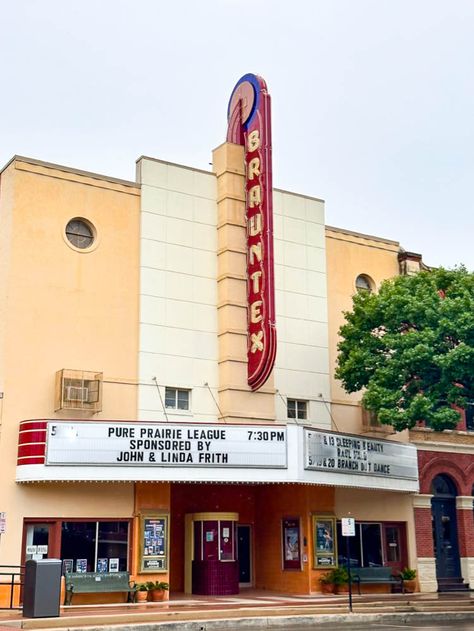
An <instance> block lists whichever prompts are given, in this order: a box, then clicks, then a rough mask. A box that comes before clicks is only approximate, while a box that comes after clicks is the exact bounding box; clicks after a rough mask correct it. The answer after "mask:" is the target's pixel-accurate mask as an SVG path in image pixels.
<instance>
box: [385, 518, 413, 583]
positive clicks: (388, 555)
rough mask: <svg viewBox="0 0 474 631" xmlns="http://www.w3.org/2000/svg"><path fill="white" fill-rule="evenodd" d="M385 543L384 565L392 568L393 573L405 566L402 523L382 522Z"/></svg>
mask: <svg viewBox="0 0 474 631" xmlns="http://www.w3.org/2000/svg"><path fill="white" fill-rule="evenodd" d="M383 539H384V545H385V565H387V566H389V567H391V568H393V571H394V572H393V573H394V574H397V572H401V571H402V570H403V568H404V567H406V565H407V562H406V553H405V528H404V527H403V525H402V524H383Z"/></svg>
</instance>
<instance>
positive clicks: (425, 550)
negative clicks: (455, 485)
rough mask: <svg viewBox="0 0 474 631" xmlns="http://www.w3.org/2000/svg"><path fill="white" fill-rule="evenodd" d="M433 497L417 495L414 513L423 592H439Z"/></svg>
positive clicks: (421, 589)
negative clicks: (432, 518) (433, 523)
mask: <svg viewBox="0 0 474 631" xmlns="http://www.w3.org/2000/svg"><path fill="white" fill-rule="evenodd" d="M432 497H433V496H432V495H422V494H419V495H415V496H414V497H413V512H414V516H415V532H416V553H417V557H418V558H417V562H418V583H419V586H420V591H422V592H436V591H438V581H437V580H436V559H435V555H434V547H433V526H432V522H431V498H432Z"/></svg>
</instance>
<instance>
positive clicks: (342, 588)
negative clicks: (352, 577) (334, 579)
mask: <svg viewBox="0 0 474 631" xmlns="http://www.w3.org/2000/svg"><path fill="white" fill-rule="evenodd" d="M335 591H336V594H348V593H349V585H348V584H347V583H344V584H343V585H336V589H335Z"/></svg>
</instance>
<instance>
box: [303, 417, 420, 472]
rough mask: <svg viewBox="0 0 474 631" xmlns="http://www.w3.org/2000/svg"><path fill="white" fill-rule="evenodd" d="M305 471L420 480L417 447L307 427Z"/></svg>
mask: <svg viewBox="0 0 474 631" xmlns="http://www.w3.org/2000/svg"><path fill="white" fill-rule="evenodd" d="M304 440H305V469H309V470H311V471H329V472H331V473H345V474H348V473H349V474H357V475H370V476H380V477H385V478H397V479H401V478H404V479H407V480H418V464H417V457H416V448H415V447H414V446H413V445H406V444H402V443H397V442H395V441H389V440H375V439H373V438H364V437H362V436H352V435H349V434H336V433H332V432H321V431H318V430H315V429H308V428H305V430H304Z"/></svg>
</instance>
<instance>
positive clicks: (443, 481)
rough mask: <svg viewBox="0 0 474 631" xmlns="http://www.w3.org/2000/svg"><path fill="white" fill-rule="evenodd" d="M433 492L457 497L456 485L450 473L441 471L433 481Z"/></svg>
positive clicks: (438, 494)
mask: <svg viewBox="0 0 474 631" xmlns="http://www.w3.org/2000/svg"><path fill="white" fill-rule="evenodd" d="M431 493H432V494H433V495H437V496H440V495H442V496H444V497H456V495H457V490H456V485H455V484H454V482H453V481H452V480H451V478H450V477H449V476H448V475H445V474H443V473H440V474H439V475H437V476H436V477H435V478H433V481H432V483H431Z"/></svg>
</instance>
